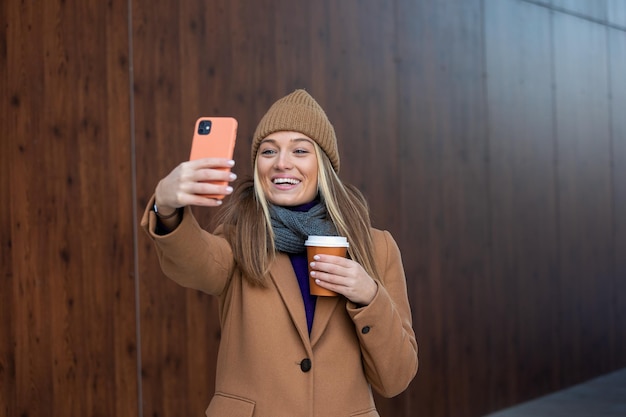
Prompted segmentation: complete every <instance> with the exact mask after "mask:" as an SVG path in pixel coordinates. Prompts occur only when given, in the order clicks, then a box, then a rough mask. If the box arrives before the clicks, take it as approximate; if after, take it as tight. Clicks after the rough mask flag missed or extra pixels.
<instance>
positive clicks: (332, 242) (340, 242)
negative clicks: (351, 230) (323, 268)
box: [304, 236, 350, 248]
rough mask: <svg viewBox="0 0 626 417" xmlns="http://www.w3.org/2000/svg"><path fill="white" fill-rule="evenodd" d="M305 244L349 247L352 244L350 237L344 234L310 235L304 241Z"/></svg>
mask: <svg viewBox="0 0 626 417" xmlns="http://www.w3.org/2000/svg"><path fill="white" fill-rule="evenodd" d="M304 245H305V246H327V247H334V248H337V247H340V248H344V247H345V248H347V247H349V246H350V244H349V243H348V239H347V238H345V237H343V236H309V238H308V239H307V240H306V242H304Z"/></svg>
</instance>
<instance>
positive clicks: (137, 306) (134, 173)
mask: <svg viewBox="0 0 626 417" xmlns="http://www.w3.org/2000/svg"><path fill="white" fill-rule="evenodd" d="M127 5H128V13H127V14H128V27H127V30H128V99H129V100H128V102H129V109H128V111H129V120H130V123H129V125H130V132H129V133H130V166H131V181H130V183H131V194H132V195H131V200H132V216H133V276H134V284H135V285H134V287H135V339H136V343H135V349H136V361H137V367H136V375H137V416H138V417H142V416H143V381H142V378H141V368H142V357H141V309H140V306H141V304H140V292H139V236H138V231H139V224H138V222H137V208H138V207H137V155H136V149H137V146H136V145H137V143H136V142H137V141H136V136H135V89H134V84H135V78H134V77H135V71H134V52H133V2H132V0H128V3H127Z"/></svg>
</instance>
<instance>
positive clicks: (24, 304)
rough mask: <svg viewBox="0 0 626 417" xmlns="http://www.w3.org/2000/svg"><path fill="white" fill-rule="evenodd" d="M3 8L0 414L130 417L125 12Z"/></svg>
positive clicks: (132, 364)
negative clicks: (121, 416) (0, 406)
mask: <svg viewBox="0 0 626 417" xmlns="http://www.w3.org/2000/svg"><path fill="white" fill-rule="evenodd" d="M2 9H3V16H6V19H7V20H6V25H5V24H4V23H5V22H3V28H4V29H3V30H4V31H5V32H4V34H5V35H6V38H5V39H6V50H5V56H6V61H5V63H6V62H8V63H9V71H7V72H5V71H3V72H2V74H3V75H2V78H3V81H4V86H5V87H6V89H5V88H3V89H2V94H3V112H2V114H3V122H2V125H3V128H2V130H3V135H2V137H3V139H2V141H3V152H2V166H3V183H2V184H3V189H2V191H3V195H4V196H5V197H9V198H5V205H4V207H5V208H4V209H3V212H2V216H1V217H2V219H3V222H4V223H3V226H5V227H3V229H2V236H3V238H2V241H3V246H2V251H3V255H2V258H3V272H4V273H3V278H5V279H4V280H3V285H2V290H1V293H2V300H3V302H2V307H0V308H1V309H2V310H1V315H2V323H1V324H0V327H1V328H2V336H3V337H2V345H3V348H2V356H1V357H0V369H2V371H0V386H1V387H2V388H1V390H2V398H3V403H4V401H5V400H8V403H7V404H6V405H5V404H3V405H2V408H0V415H6V416H17V415H20V416H30V415H32V416H58V415H64V416H79V415H94V416H105V415H125V414H126V415H128V413H130V415H133V414H136V413H137V404H138V403H137V395H138V392H137V374H136V370H135V368H136V335H135V292H134V277H133V275H134V274H133V267H134V259H133V217H132V212H133V210H132V193H131V192H130V184H131V181H132V176H131V153H130V151H131V147H130V141H129V133H130V125H129V122H130V114H129V105H128V97H129V96H128V52H127V47H128V43H127V33H128V32H127V30H126V29H127V19H126V9H125V4H124V3H116V4H113V3H110V4H106V3H101V2H95V1H91V2H57V1H51V2H46V3H45V4H38V3H32V2H3V6H2ZM7 104H8V105H7ZM122 190H125V191H126V192H122ZM4 259H7V263H6V264H5V263H4ZM7 267H8V268H10V269H8V270H7V269H5V268H7Z"/></svg>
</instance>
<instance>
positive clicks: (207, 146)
mask: <svg viewBox="0 0 626 417" xmlns="http://www.w3.org/2000/svg"><path fill="white" fill-rule="evenodd" d="M236 139H237V120H235V119H234V118H232V117H200V118H199V119H198V120H197V121H196V126H195V130H194V133H193V141H192V143H191V153H190V156H189V160H190V161H192V160H194V159H200V158H228V159H232V158H233V153H234V151H235V141H236ZM223 170H224V171H230V169H228V168H224V169H223ZM214 183H215V184H220V185H226V184H227V182H226V181H216V182H214ZM205 197H209V198H219V199H222V198H224V196H223V195H207V196H205Z"/></svg>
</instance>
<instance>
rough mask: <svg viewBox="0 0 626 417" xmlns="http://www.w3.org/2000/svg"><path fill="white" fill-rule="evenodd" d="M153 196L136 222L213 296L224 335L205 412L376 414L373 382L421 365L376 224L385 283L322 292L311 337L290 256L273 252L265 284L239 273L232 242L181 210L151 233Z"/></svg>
mask: <svg viewBox="0 0 626 417" xmlns="http://www.w3.org/2000/svg"><path fill="white" fill-rule="evenodd" d="M153 202H154V199H153V200H152V201H151V202H150V204H149V205H148V207H147V208H146V211H145V213H144V216H143V219H142V226H143V228H144V229H145V230H146V232H147V233H148V234H149V235H150V237H151V238H152V239H153V241H154V243H155V247H156V250H157V253H158V257H159V260H160V263H161V268H162V270H163V272H164V273H165V274H166V275H167V276H168V277H169V278H171V279H172V280H174V281H176V282H177V283H178V284H180V285H182V286H184V287H188V288H194V289H197V290H200V291H204V292H205V293H208V294H212V295H214V296H216V297H218V299H219V315H220V317H219V318H220V323H221V329H222V333H221V341H220V347H219V353H218V359H217V374H216V382H215V389H216V392H215V394H214V396H213V398H212V399H211V401H210V404H209V406H208V408H207V410H206V415H207V416H208V417H344V416H345V417H349V416H360V417H376V416H379V414H378V412H377V411H376V407H375V404H374V400H373V396H372V392H371V387H373V388H374V389H375V390H376V391H378V392H379V393H380V394H381V395H383V396H385V397H392V396H395V395H397V394H399V393H401V392H402V391H404V390H405V389H406V388H407V386H408V384H409V383H410V382H411V380H412V379H413V377H414V376H415V373H416V372H417V366H418V359H417V343H416V341H415V334H414V332H413V329H412V321H411V311H410V307H409V303H408V298H407V289H406V281H405V275H404V269H403V266H402V261H401V257H400V251H399V249H398V247H397V245H396V243H395V241H394V240H393V238H392V237H391V235H390V234H389V233H388V232H386V231H380V230H375V229H373V230H372V233H373V238H374V248H375V259H376V265H377V268H378V271H379V272H380V275H381V277H382V282H378V292H377V295H376V296H375V298H374V300H373V301H372V303H371V304H370V305H368V306H366V307H361V308H358V307H357V306H356V305H354V304H353V303H352V302H350V301H348V300H347V299H346V298H345V297H318V298H317V305H316V309H315V317H314V321H313V328H312V330H311V334H310V336H309V332H308V330H307V323H306V317H305V312H304V303H303V301H302V295H301V293H300V288H299V286H298V281H297V278H296V276H295V273H294V271H293V267H292V266H291V262H290V260H289V257H288V256H287V255H285V254H279V255H278V256H277V258H276V261H275V262H274V264H273V265H272V266H271V270H270V273H269V279H268V280H267V286H266V288H257V287H253V286H251V285H249V284H248V283H247V281H245V280H244V279H243V278H242V276H241V272H240V271H239V269H238V268H237V266H236V264H235V261H234V259H233V255H232V252H231V248H230V245H229V244H228V243H227V241H226V240H225V239H224V238H223V237H221V236H219V235H214V234H210V233H208V232H207V231H205V230H204V229H202V228H201V227H200V226H199V224H198V223H197V221H196V219H195V218H194V216H193V214H192V212H191V210H190V209H189V208H185V210H184V212H183V220H182V223H181V224H180V225H179V226H178V228H176V229H175V230H174V231H173V232H171V233H169V234H167V235H164V236H159V235H157V234H155V227H156V221H157V220H156V215H155V213H154V212H152V211H151V207H152V204H153Z"/></svg>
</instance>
